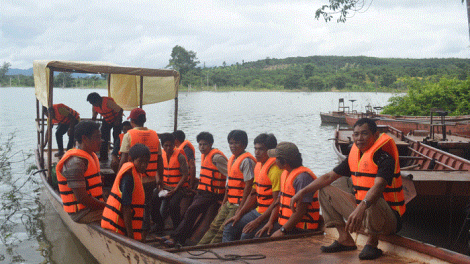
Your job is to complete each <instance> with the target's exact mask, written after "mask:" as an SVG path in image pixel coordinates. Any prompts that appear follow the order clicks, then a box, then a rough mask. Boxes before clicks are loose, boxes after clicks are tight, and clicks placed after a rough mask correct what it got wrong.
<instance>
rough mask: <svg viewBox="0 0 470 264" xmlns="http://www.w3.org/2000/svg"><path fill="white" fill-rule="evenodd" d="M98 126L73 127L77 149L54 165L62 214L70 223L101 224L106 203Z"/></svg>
mask: <svg viewBox="0 0 470 264" xmlns="http://www.w3.org/2000/svg"><path fill="white" fill-rule="evenodd" d="M99 127H100V125H99V124H97V123H95V122H92V121H81V122H80V123H78V124H77V125H76V126H75V140H76V141H77V148H74V149H71V150H69V151H67V152H66V153H65V154H64V156H63V157H62V159H61V160H60V161H59V162H58V163H57V167H56V171H57V181H58V185H59V193H60V197H61V198H62V203H63V206H64V211H65V212H67V213H68V214H69V215H70V217H71V218H72V220H73V221H75V222H78V223H84V224H86V223H91V222H94V221H99V220H101V215H102V214H103V209H104V207H105V205H106V204H105V202H104V201H103V189H102V183H101V174H100V163H99V160H98V157H97V156H96V154H95V152H96V151H99V150H100V145H101V133H100V130H99Z"/></svg>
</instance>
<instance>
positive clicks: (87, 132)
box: [74, 120, 100, 143]
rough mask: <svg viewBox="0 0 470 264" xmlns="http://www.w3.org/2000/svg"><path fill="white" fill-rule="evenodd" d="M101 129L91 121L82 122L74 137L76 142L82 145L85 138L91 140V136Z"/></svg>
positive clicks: (75, 130) (76, 127)
mask: <svg viewBox="0 0 470 264" xmlns="http://www.w3.org/2000/svg"><path fill="white" fill-rule="evenodd" d="M99 129H100V124H98V123H95V122H93V121H90V120H85V121H80V122H79V123H78V124H77V125H76V126H75V129H74V137H75V141H77V142H78V143H82V137H83V136H85V137H87V138H91V135H92V134H93V132H95V131H96V130H99Z"/></svg>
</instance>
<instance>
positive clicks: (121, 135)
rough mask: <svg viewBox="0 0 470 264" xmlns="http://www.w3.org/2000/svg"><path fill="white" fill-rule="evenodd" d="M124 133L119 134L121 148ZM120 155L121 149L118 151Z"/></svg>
mask: <svg viewBox="0 0 470 264" xmlns="http://www.w3.org/2000/svg"><path fill="white" fill-rule="evenodd" d="M124 135H125V134H124V133H121V134H119V149H121V146H122V139H123V138H124ZM118 155H119V156H121V151H120V150H119V151H118Z"/></svg>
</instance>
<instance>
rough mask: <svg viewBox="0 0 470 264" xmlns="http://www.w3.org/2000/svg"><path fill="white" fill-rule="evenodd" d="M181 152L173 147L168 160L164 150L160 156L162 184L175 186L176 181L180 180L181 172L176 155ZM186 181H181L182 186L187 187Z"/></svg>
mask: <svg viewBox="0 0 470 264" xmlns="http://www.w3.org/2000/svg"><path fill="white" fill-rule="evenodd" d="M180 154H181V152H180V151H179V150H178V149H177V148H174V149H173V154H172V155H171V157H170V160H168V158H167V155H166V151H163V153H162V158H163V184H165V185H167V186H170V187H176V185H178V183H179V182H180V180H181V178H182V177H183V175H182V174H181V170H180V166H181V164H180V162H179V160H178V156H179V155H180ZM188 186H189V184H188V181H186V182H185V183H183V187H188Z"/></svg>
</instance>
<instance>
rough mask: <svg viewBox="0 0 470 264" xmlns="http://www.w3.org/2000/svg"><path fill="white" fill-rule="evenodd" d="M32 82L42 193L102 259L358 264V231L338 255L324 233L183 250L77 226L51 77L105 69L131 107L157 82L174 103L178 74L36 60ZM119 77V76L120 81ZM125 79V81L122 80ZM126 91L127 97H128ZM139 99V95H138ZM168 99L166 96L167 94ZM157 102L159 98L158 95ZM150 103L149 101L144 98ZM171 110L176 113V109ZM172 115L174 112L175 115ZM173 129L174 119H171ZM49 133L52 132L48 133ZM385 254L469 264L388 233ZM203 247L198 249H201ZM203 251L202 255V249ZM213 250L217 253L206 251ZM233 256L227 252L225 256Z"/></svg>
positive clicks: (388, 259)
mask: <svg viewBox="0 0 470 264" xmlns="http://www.w3.org/2000/svg"><path fill="white" fill-rule="evenodd" d="M34 68H35V81H36V80H37V81H36V83H35V86H36V95H37V96H36V97H37V103H36V108H37V117H36V122H37V130H38V145H37V149H36V162H37V165H38V168H39V169H40V170H39V171H38V173H39V175H40V177H41V180H42V183H43V185H44V188H43V190H44V192H45V193H46V196H47V197H48V199H49V200H50V202H51V204H52V205H53V207H54V209H55V210H56V211H57V212H58V214H59V215H60V217H61V219H62V220H63V222H64V223H65V224H66V226H67V227H68V228H69V229H70V230H71V232H73V233H74V234H75V236H76V237H77V238H78V239H79V240H80V242H81V243H82V244H83V245H84V246H85V247H86V248H87V250H88V251H90V253H91V254H92V255H93V256H94V257H95V258H96V260H97V261H98V262H100V263H208V262H221V261H227V260H231V262H230V263H234V262H237V261H239V260H241V261H248V260H250V261H251V262H256V261H257V260H258V263H286V262H288V263H292V262H294V263H312V262H322V263H345V262H351V263H358V262H359V259H358V257H357V254H358V253H359V250H360V249H361V247H362V246H363V245H364V244H365V239H364V238H363V236H362V235H361V234H358V235H357V238H358V239H357V244H358V245H359V250H358V251H350V252H341V253H338V254H320V246H322V245H328V244H331V243H332V242H333V241H334V239H335V238H336V236H337V234H334V233H331V232H327V233H326V234H325V233H324V232H323V231H319V232H316V233H315V232H314V233H310V234H308V235H296V236H285V237H282V238H265V239H255V240H247V241H237V242H230V243H220V244H216V245H208V246H202V247H200V246H195V247H184V248H181V249H167V248H165V247H163V246H162V245H161V244H160V243H159V242H158V241H157V240H155V239H154V240H152V239H150V240H149V241H146V242H145V243H142V242H138V241H135V240H133V239H130V238H127V237H125V236H122V235H119V234H117V233H114V232H111V231H109V230H105V229H102V228H101V227H100V226H99V225H98V224H97V223H92V224H78V223H76V222H74V221H73V220H72V219H71V218H70V217H69V215H68V214H67V213H66V212H65V211H64V210H63V206H62V201H61V198H60V196H59V195H58V192H57V190H56V189H54V188H53V187H52V185H51V182H52V180H51V178H52V172H53V171H52V165H53V163H54V162H56V161H57V160H54V159H55V157H54V154H55V152H56V150H52V148H51V138H49V145H48V147H47V148H44V147H43V142H44V137H45V133H44V131H45V126H46V123H47V126H48V127H49V129H50V128H51V126H52V125H51V122H46V121H47V120H46V119H45V118H44V117H45V116H44V113H41V112H42V107H40V105H45V106H51V105H52V103H53V99H52V95H53V93H52V91H53V82H52V79H53V78H52V77H53V74H54V72H55V71H72V72H87V73H98V72H99V73H107V74H109V75H108V92H109V93H110V94H111V95H112V96H113V97H114V98H115V99H116V101H117V102H120V99H119V98H120V97H122V96H123V95H122V94H120V93H119V91H116V90H115V89H114V87H113V83H119V86H120V90H125V89H123V85H124V86H126V87H127V84H128V83H127V81H128V80H131V82H132V83H134V84H133V85H132V84H131V86H133V88H132V89H134V90H135V92H136V94H140V95H141V96H138V97H137V100H134V103H129V104H128V105H126V106H125V107H126V108H127V107H128V108H133V107H135V106H138V105H142V104H143V103H144V100H143V99H142V98H143V97H144V96H142V94H146V93H147V91H146V89H155V84H156V83H159V82H160V81H162V80H163V81H164V84H162V83H159V84H160V85H156V86H157V87H159V89H160V90H161V91H167V93H170V94H172V96H173V98H174V99H175V105H176V106H177V91H178V78H179V75H178V73H177V72H174V71H165V70H152V69H143V68H133V67H120V66H116V65H109V64H105V63H80V62H64V61H40V62H36V61H35V63H34ZM121 78H122V79H121ZM126 80H127V81H126ZM127 94H128V91H127V90H126V93H125V96H126V97H127ZM139 97H140V98H139ZM167 98H168V97H167ZM159 100H161V97H160V99H159ZM147 103H148V101H147ZM175 113H177V111H176V110H175ZM175 116H176V115H175ZM175 127H176V118H175ZM49 136H50V137H51V134H49ZM100 165H101V166H103V167H102V172H105V175H106V176H112V175H111V174H112V172H110V170H109V169H108V167H107V164H100ZM379 246H380V247H381V248H382V249H383V250H384V252H385V254H384V256H382V257H381V258H379V259H377V260H376V261H375V262H377V263H415V262H419V263H470V257H467V256H465V255H461V254H458V253H455V252H451V251H448V250H445V249H442V248H437V247H434V246H431V245H428V244H424V243H421V242H418V241H414V240H411V239H407V238H404V237H400V236H396V235H393V236H387V237H383V238H381V241H380V245H379ZM201 250H202V251H201ZM204 252H208V253H206V254H207V255H209V256H207V255H201V253H204ZM210 254H215V255H210ZM227 254H231V256H227Z"/></svg>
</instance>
